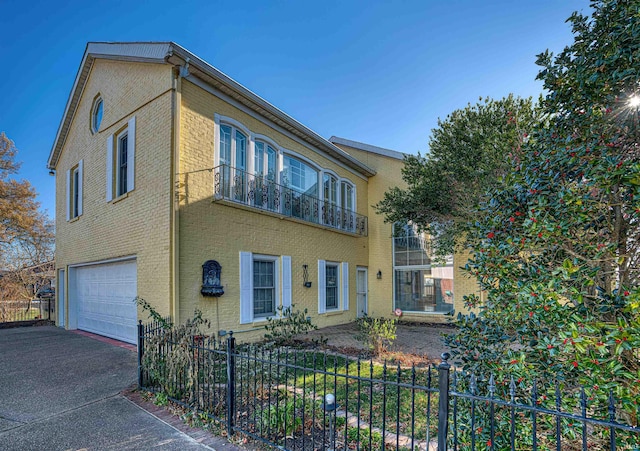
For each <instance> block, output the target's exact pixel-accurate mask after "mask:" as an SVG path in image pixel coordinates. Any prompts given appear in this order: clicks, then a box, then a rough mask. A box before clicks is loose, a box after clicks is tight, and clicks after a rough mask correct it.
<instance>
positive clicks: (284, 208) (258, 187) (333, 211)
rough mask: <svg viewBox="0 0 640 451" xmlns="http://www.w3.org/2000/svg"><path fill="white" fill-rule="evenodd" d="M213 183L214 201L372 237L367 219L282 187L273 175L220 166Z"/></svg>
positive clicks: (215, 169) (343, 208) (327, 202)
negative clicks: (227, 202) (238, 204)
mask: <svg viewBox="0 0 640 451" xmlns="http://www.w3.org/2000/svg"><path fill="white" fill-rule="evenodd" d="M213 180H214V189H213V193H214V200H229V201H233V202H237V203H240V204H243V205H246V206H249V207H252V208H257V209H260V210H266V211H270V212H273V213H277V214H279V215H283V216H287V217H291V218H295V219H299V220H302V221H306V222H312V223H314V224H319V225H322V226H325V227H330V228H333V229H340V230H344V231H346V232H350V233H354V234H357V235H361V236H367V234H368V218H367V217H366V216H364V215H360V214H358V213H356V212H355V211H353V210H350V209H349V208H345V207H344V206H339V205H336V204H335V203H332V202H329V201H326V200H322V199H320V198H318V197H316V196H312V195H309V194H306V193H303V192H300V191H299V190H296V189H294V188H291V187H289V186H286V185H281V184H278V183H276V182H275V181H274V179H273V177H271V176H265V175H255V174H251V173H249V172H246V171H243V170H241V169H237V168H233V167H231V166H227V165H220V166H217V167H215V168H214V169H213Z"/></svg>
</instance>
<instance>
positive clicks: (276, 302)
mask: <svg viewBox="0 0 640 451" xmlns="http://www.w3.org/2000/svg"><path fill="white" fill-rule="evenodd" d="M279 260H280V258H279V257H277V256H274V255H262V254H252V255H251V283H252V285H253V263H254V262H256V261H263V262H271V263H273V290H274V291H273V293H274V297H273V315H267V316H255V313H254V302H255V298H254V288H255V287H253V286H252V289H251V316H253V322H260V321H267V320H268V319H269V318H274V317H277V316H278V307H280V306H281V305H282V298H281V296H280V270H279V268H278V266H280V265H279V264H278V263H279Z"/></svg>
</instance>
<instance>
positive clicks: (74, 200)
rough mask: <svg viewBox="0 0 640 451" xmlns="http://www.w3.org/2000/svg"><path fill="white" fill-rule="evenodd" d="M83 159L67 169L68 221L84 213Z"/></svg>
mask: <svg viewBox="0 0 640 451" xmlns="http://www.w3.org/2000/svg"><path fill="white" fill-rule="evenodd" d="M82 172H83V160H80V161H79V162H78V164H77V165H75V166H74V167H72V168H71V169H69V170H68V171H67V221H70V220H71V219H75V218H77V217H79V216H80V215H82Z"/></svg>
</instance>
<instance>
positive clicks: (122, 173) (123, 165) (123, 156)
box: [116, 133, 129, 196]
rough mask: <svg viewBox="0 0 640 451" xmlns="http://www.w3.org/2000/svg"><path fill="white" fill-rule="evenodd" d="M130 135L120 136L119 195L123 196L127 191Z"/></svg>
mask: <svg viewBox="0 0 640 451" xmlns="http://www.w3.org/2000/svg"><path fill="white" fill-rule="evenodd" d="M128 142H129V135H127V134H126V133H125V134H124V135H122V136H119V137H118V162H117V167H118V172H117V175H116V179H117V187H118V188H117V192H116V195H117V196H122V195H123V194H125V193H126V192H127V147H128Z"/></svg>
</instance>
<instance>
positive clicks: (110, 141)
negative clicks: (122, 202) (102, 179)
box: [107, 135, 113, 202]
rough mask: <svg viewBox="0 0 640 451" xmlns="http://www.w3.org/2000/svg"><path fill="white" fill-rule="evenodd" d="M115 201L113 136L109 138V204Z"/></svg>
mask: <svg viewBox="0 0 640 451" xmlns="http://www.w3.org/2000/svg"><path fill="white" fill-rule="evenodd" d="M112 199H113V135H109V137H108V138H107V202H111V200H112Z"/></svg>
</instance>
